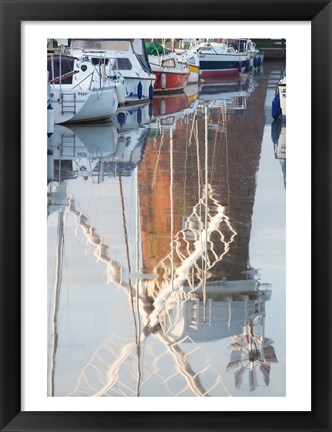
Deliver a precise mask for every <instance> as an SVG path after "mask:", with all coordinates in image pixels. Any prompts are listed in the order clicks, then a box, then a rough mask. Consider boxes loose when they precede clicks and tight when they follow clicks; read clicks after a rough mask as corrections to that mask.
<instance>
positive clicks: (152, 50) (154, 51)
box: [145, 42, 171, 55]
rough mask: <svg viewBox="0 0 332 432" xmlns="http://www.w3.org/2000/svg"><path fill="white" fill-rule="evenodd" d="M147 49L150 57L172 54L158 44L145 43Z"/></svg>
mask: <svg viewBox="0 0 332 432" xmlns="http://www.w3.org/2000/svg"><path fill="white" fill-rule="evenodd" d="M145 47H146V51H147V53H148V54H149V55H162V54H168V53H170V52H171V51H170V50H168V49H166V48H165V47H163V46H162V45H160V44H158V43H157V42H145Z"/></svg>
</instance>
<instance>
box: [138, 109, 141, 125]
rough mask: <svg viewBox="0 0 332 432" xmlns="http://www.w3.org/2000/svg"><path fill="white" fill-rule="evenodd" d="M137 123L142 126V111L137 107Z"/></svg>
mask: <svg viewBox="0 0 332 432" xmlns="http://www.w3.org/2000/svg"><path fill="white" fill-rule="evenodd" d="M137 123H138V124H139V125H140V124H142V110H141V108H140V107H138V110H137Z"/></svg>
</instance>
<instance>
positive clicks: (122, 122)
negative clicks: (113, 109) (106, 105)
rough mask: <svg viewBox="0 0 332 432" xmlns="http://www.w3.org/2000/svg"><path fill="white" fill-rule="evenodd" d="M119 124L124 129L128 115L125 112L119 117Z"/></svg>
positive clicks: (119, 114)
mask: <svg viewBox="0 0 332 432" xmlns="http://www.w3.org/2000/svg"><path fill="white" fill-rule="evenodd" d="M117 119H118V123H119V125H120V126H121V127H122V126H123V125H124V124H125V123H126V114H125V113H124V112H119V113H118V115H117Z"/></svg>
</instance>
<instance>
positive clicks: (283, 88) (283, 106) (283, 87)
mask: <svg viewBox="0 0 332 432" xmlns="http://www.w3.org/2000/svg"><path fill="white" fill-rule="evenodd" d="M278 89H279V98H280V108H281V114H282V115H283V116H284V117H286V81H285V82H280V83H279V85H278Z"/></svg>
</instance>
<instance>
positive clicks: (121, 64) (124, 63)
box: [113, 57, 132, 70]
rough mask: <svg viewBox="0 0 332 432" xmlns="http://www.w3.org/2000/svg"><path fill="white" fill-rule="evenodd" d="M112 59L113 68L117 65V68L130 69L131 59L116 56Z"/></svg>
mask: <svg viewBox="0 0 332 432" xmlns="http://www.w3.org/2000/svg"><path fill="white" fill-rule="evenodd" d="M113 60H115V62H114V63H115V68H116V67H117V68H118V69H119V70H131V69H132V64H131V61H130V60H129V59H128V58H126V57H117V58H115V59H113ZM116 65H117V66H116Z"/></svg>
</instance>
